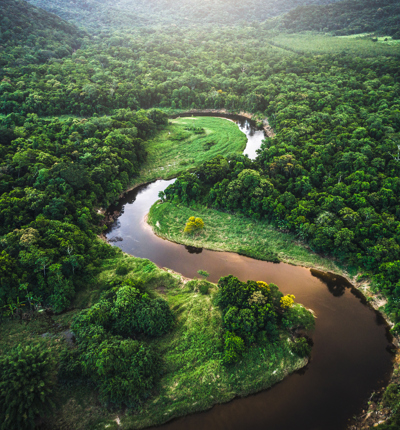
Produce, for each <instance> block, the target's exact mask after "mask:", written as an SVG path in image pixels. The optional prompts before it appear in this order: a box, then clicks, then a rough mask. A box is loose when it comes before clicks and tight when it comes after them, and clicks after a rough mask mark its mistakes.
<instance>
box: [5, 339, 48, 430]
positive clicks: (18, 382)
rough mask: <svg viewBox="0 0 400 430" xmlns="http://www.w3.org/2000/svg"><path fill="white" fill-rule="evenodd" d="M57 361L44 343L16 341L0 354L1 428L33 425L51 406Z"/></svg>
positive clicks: (10, 429) (20, 428) (20, 429)
mask: <svg viewBox="0 0 400 430" xmlns="http://www.w3.org/2000/svg"><path fill="white" fill-rule="evenodd" d="M55 369H56V362H55V358H54V357H53V356H52V354H51V353H50V351H49V350H47V349H46V348H45V346H44V345H42V344H40V343H37V344H32V345H30V346H22V345H19V346H17V347H16V348H14V349H12V350H10V351H8V352H7V353H5V354H3V355H2V356H1V357H0V421H1V425H0V428H1V429H2V430H14V429H15V430H17V429H18V430H24V429H34V428H35V419H36V418H37V417H39V416H40V415H41V414H43V413H44V412H45V411H47V410H49V407H51V406H53V402H52V397H53V388H54V386H55V383H56V370H55Z"/></svg>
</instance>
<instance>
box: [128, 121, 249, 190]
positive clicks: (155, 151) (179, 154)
mask: <svg viewBox="0 0 400 430" xmlns="http://www.w3.org/2000/svg"><path fill="white" fill-rule="evenodd" d="M199 129H200V130H201V133H199V132H198V130H199ZM246 142H247V139H246V136H245V134H244V133H242V132H241V131H240V130H239V129H238V127H237V125H236V124H234V123H233V122H232V121H227V120H226V119H222V118H213V117H191V118H189V117H187V118H178V119H173V120H170V121H169V125H167V126H166V127H165V128H164V129H163V130H161V131H159V132H158V133H157V135H156V136H155V137H154V138H152V139H150V140H148V141H146V145H145V149H146V152H147V157H146V161H145V162H144V163H143V164H142V166H141V169H140V172H139V176H138V178H137V179H135V180H134V181H133V184H135V183H139V182H150V181H152V180H154V179H157V178H162V179H170V178H172V177H176V176H178V175H179V174H180V173H182V172H184V171H187V170H190V169H193V168H195V167H198V166H200V165H201V164H202V163H203V162H204V161H206V160H209V159H211V158H213V157H214V156H215V155H217V154H225V155H228V154H234V153H242V152H243V150H244V148H245V147H246Z"/></svg>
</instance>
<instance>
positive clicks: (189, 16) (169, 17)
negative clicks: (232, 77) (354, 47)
mask: <svg viewBox="0 0 400 430" xmlns="http://www.w3.org/2000/svg"><path fill="white" fill-rule="evenodd" d="M331 1H332V0H304V1H301V2H299V1H298V0H284V1H282V0H268V1H267V2H266V1H265V0H249V1H248V2H246V4H242V3H241V2H238V1H232V2H226V1H223V0H216V1H214V2H213V3H212V4H210V3H202V2H197V1H194V0H179V1H178V2H175V3H174V5H173V7H171V3H170V2H169V1H168V0H161V1H158V2H157V3H156V4H153V3H149V2H148V1H146V0H136V1H135V2H132V1H129V0H122V1H120V2H118V3H115V2H113V1H112V0H103V1H101V2H99V1H96V0H85V2H82V3H81V2H76V3H73V4H66V3H65V2H63V1H62V0H30V3H32V4H34V5H36V6H39V7H41V8H43V9H45V10H48V11H49V12H53V13H55V14H57V15H59V16H61V17H62V18H64V19H66V20H71V21H73V22H75V23H77V24H80V25H83V26H85V27H89V28H90V29H91V30H92V31H94V32H96V31H98V29H99V27H101V28H109V29H115V28H117V29H121V28H124V29H125V28H132V27H136V26H139V27H140V26H149V27H150V26H157V25H160V24H161V25H171V24H174V23H179V24H180V25H183V26H188V25H193V24H196V25H198V24H202V25H205V24H208V23H213V24H215V23H218V24H234V23H243V22H245V21H263V20H265V19H268V18H270V17H273V16H276V15H280V14H282V13H284V12H287V11H289V10H291V9H293V8H295V7H296V6H298V5H299V3H300V4H301V3H305V4H327V3H330V2H331ZM150 31H151V30H150Z"/></svg>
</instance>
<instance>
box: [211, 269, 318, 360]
mask: <svg viewBox="0 0 400 430" xmlns="http://www.w3.org/2000/svg"><path fill="white" fill-rule="evenodd" d="M293 298H294V296H292V295H288V296H284V295H283V294H282V293H281V292H280V291H279V289H278V287H277V286H276V285H275V284H267V283H265V282H261V281H259V282H255V281H247V282H241V281H240V280H239V279H238V278H236V277H234V276H232V275H229V276H226V277H223V278H221V279H220V280H219V281H218V291H217V294H216V298H215V302H216V304H217V305H218V306H219V308H220V309H221V312H222V316H223V323H224V328H225V329H226V333H225V336H224V337H225V349H224V358H223V360H224V363H225V364H227V365H229V364H233V363H235V362H237V361H238V360H240V358H241V357H242V355H243V353H244V352H245V350H246V347H249V346H250V345H251V344H253V343H255V342H258V341H260V340H261V339H265V338H267V339H268V340H269V341H274V340H275V339H276V338H277V337H278V336H279V328H281V327H284V328H286V329H289V328H290V329H299V328H306V329H310V328H311V327H312V326H313V324H314V318H313V316H312V315H311V313H310V312H309V311H307V310H306V309H304V308H303V307H301V306H299V305H296V306H293V305H294V301H293ZM298 343H300V344H301V345H303V344H304V342H303V341H301V340H297V341H294V344H293V350H294V351H296V353H298V354H299V355H302V354H304V356H305V355H308V354H309V353H310V348H298V345H297V344H298Z"/></svg>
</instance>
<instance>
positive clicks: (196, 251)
mask: <svg viewBox="0 0 400 430" xmlns="http://www.w3.org/2000/svg"><path fill="white" fill-rule="evenodd" d="M185 249H186V251H187V252H188V253H189V254H201V253H202V252H203V248H196V247H195V246H189V245H185Z"/></svg>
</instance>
